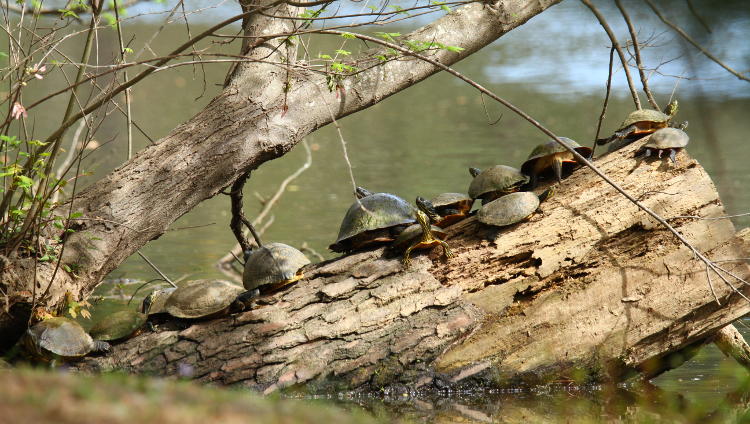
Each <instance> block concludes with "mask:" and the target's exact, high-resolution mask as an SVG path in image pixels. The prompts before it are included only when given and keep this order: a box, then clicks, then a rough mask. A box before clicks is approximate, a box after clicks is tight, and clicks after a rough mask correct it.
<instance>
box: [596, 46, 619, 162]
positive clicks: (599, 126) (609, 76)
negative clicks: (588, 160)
mask: <svg viewBox="0 0 750 424" xmlns="http://www.w3.org/2000/svg"><path fill="white" fill-rule="evenodd" d="M614 59H615V46H612V47H610V49H609V73H608V74H607V92H606V93H605V94H604V104H603V105H602V113H601V115H599V122H598V123H597V124H596V135H595V136H594V146H593V147H592V148H591V157H592V158H593V157H594V151H596V145H597V144H596V140H598V139H599V134H600V133H601V130H602V123H603V122H604V117H605V116H607V104H608V103H609V93H610V92H611V90H612V65H613V64H614Z"/></svg>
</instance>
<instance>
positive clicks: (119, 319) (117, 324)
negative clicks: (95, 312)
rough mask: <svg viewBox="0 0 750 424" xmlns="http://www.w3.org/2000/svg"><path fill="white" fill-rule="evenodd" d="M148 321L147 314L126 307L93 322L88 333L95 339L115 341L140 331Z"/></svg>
mask: <svg viewBox="0 0 750 424" xmlns="http://www.w3.org/2000/svg"><path fill="white" fill-rule="evenodd" d="M146 321H148V315H146V314H144V313H141V312H138V311H134V310H130V309H126V310H122V311H117V312H114V313H112V314H109V315H107V316H106V317H104V318H103V319H102V320H100V321H99V322H97V323H96V324H94V326H93V327H91V329H90V330H89V335H90V336H91V337H93V338H94V339H96V340H103V341H107V342H117V341H122V340H125V339H128V338H130V337H132V336H135V335H137V334H138V333H140V332H141V330H142V329H143V327H144V325H145V324H146Z"/></svg>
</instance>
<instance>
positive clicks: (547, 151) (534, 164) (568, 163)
mask: <svg viewBox="0 0 750 424" xmlns="http://www.w3.org/2000/svg"><path fill="white" fill-rule="evenodd" d="M558 138H559V139H560V141H562V142H563V143H565V144H566V145H568V146H569V147H571V148H573V149H574V150H575V151H576V152H578V153H580V154H581V156H583V157H585V158H588V157H590V156H591V148H589V147H584V146H581V145H580V144H578V143H576V141H575V140H571V139H569V138H567V137H558ZM577 165H578V161H577V160H576V158H575V156H573V153H571V152H570V151H569V150H568V149H566V148H565V147H563V146H561V145H560V143H558V142H557V141H555V140H550V141H548V142H546V143H543V144H539V145H537V146H536V147H534V149H533V150H532V151H531V153H530V154H529V158H528V159H526V162H524V163H523V165H521V172H523V173H524V174H526V175H528V176H529V177H530V178H531V182H530V183H529V185H530V188H531V189H534V188H535V187H536V184H537V181H538V179H539V177H540V176H542V175H544V174H545V173H547V172H549V171H550V170H551V171H552V172H554V175H555V177H557V181H558V182H561V181H562V177H563V171H564V169H565V168H568V169H572V168H574V167H576V166H577Z"/></svg>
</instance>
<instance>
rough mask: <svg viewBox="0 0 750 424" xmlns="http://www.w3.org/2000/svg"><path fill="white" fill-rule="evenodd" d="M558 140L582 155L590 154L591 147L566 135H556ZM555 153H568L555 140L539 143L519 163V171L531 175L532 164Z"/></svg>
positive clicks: (587, 155)
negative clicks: (520, 163)
mask: <svg viewBox="0 0 750 424" xmlns="http://www.w3.org/2000/svg"><path fill="white" fill-rule="evenodd" d="M558 138H559V139H560V141H562V142H563V143H565V144H567V145H568V146H570V147H572V148H573V149H575V151H576V152H578V153H580V154H581V156H583V157H586V158H587V157H589V156H591V148H590V147H585V146H581V145H580V144H578V143H577V142H576V141H575V140H572V139H570V138H567V137H558ZM557 153H569V152H568V150H567V149H566V148H564V147H563V146H561V145H560V143H558V142H556V141H555V140H550V141H548V142H546V143H543V144H539V145H537V146H536V147H534V149H533V150H532V151H531V153H530V154H529V158H528V159H526V162H524V163H523V165H521V172H523V173H524V174H526V175H531V172H532V171H533V169H534V164H535V163H536V162H537V161H538V160H539V159H541V158H545V157H548V156H550V155H554V154H557Z"/></svg>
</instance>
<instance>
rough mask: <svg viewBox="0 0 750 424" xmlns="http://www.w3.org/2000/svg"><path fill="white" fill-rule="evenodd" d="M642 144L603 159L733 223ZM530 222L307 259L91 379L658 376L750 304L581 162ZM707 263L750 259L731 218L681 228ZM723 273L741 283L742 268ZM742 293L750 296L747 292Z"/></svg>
mask: <svg viewBox="0 0 750 424" xmlns="http://www.w3.org/2000/svg"><path fill="white" fill-rule="evenodd" d="M644 142H645V141H639V142H636V143H634V144H633V145H631V146H628V147H626V148H624V149H621V150H620V151H617V152H615V153H612V154H609V155H607V156H605V157H603V158H600V159H598V160H597V161H596V162H597V165H598V166H599V167H600V168H601V169H602V170H603V171H604V172H605V173H607V174H608V175H610V176H612V178H613V179H614V180H616V181H618V182H620V183H621V184H622V185H623V187H625V189H626V190H628V191H629V192H630V193H634V194H636V196H639V195H640V197H641V199H642V201H643V202H645V203H646V204H647V205H648V206H649V207H651V208H653V209H655V210H657V211H658V212H659V213H660V214H661V215H662V216H665V217H676V216H688V215H691V216H703V217H716V216H722V215H724V214H725V212H724V209H723V207H722V205H721V201H720V200H719V198H718V194H717V192H716V189H715V187H714V185H713V183H712V182H711V180H710V178H709V176H708V175H707V174H706V172H705V171H704V170H703V168H702V167H701V166H700V165H699V164H698V163H697V162H696V161H695V160H693V159H691V158H690V157H689V156H688V154H687V153H686V152H682V153H680V154H679V156H678V159H679V162H678V164H677V165H672V164H670V163H668V162H664V161H660V160H647V161H641V160H636V159H634V158H633V154H634V152H635V151H636V150H637V149H638V148H639V147H640V146H641V145H642V144H643V143H644ZM555 193H556V194H555V196H554V197H552V198H551V199H549V200H548V201H546V202H544V203H543V204H542V205H541V207H540V211H539V212H538V213H537V214H535V215H534V216H532V217H531V218H530V219H529V220H527V221H525V222H523V223H520V224H517V225H514V226H511V227H508V228H503V229H498V228H494V227H487V226H484V225H482V224H480V223H479V222H477V221H476V220H475V219H474V218H470V219H467V220H465V221H463V222H461V223H458V224H456V225H454V226H452V227H449V229H448V230H449V237H448V240H447V241H448V243H449V244H450V245H451V247H452V249H453V252H454V254H455V257H454V258H452V259H451V260H450V261H448V262H447V263H443V262H440V261H439V260H438V258H439V257H440V256H439V255H438V253H439V249H438V251H435V252H432V253H430V254H429V255H426V254H421V255H417V257H415V258H414V259H413V268H411V269H408V270H406V269H404V268H403V266H402V265H401V263H400V261H399V258H398V257H397V255H394V254H392V253H390V252H388V251H387V250H385V249H377V250H373V251H367V252H362V253H357V254H353V255H350V256H345V257H342V258H340V259H337V260H333V261H328V262H325V263H321V264H317V265H313V266H311V267H310V269H309V270H308V271H307V272H306V275H307V277H306V278H305V279H304V280H302V281H300V282H299V283H298V284H297V285H296V286H294V287H292V288H291V289H290V290H288V291H286V292H283V293H279V294H276V295H273V296H270V297H267V298H263V299H262V300H259V301H258V303H257V304H256V305H255V306H254V307H253V309H252V310H250V311H247V312H244V313H241V314H238V315H234V316H231V317H228V318H224V319H219V320H213V321H206V322H195V323H184V324H185V325H186V326H187V328H184V329H182V330H165V331H159V332H156V333H150V334H146V335H142V336H139V337H137V338H134V339H132V340H130V341H128V342H126V343H124V344H122V345H119V346H116V347H114V349H113V351H112V352H111V353H110V354H109V355H107V356H105V357H99V358H89V359H87V360H86V361H84V362H83V363H82V364H81V368H82V369H105V370H106V369H113V368H122V369H125V370H128V371H130V372H136V373H154V374H157V375H175V374H177V373H178V369H179V368H180V367H181V366H182V367H184V366H185V365H188V366H189V368H190V369H192V370H193V372H194V377H195V378H197V379H199V380H201V381H206V382H216V383H220V384H235V383H237V384H242V385H244V386H247V387H251V388H254V389H257V390H261V391H264V392H266V393H268V392H273V391H275V390H279V389H284V388H290V387H293V386H297V385H301V384H304V385H306V387H307V388H308V389H311V390H330V389H353V388H360V387H370V388H379V387H383V386H386V385H392V384H399V383H408V384H411V385H412V386H416V387H421V386H425V385H431V384H436V385H443V384H463V383H466V382H472V383H475V382H479V383H483V384H489V385H504V384H509V383H514V382H518V381H526V382H532V383H533V382H541V381H545V380H547V379H549V378H560V377H563V378H570V377H573V376H577V377H579V378H580V376H581V375H584V376H586V377H587V378H590V379H593V380H603V379H614V380H619V379H622V378H625V377H627V376H629V375H631V374H632V373H633V372H636V371H638V372H642V373H644V374H646V375H648V374H649V369H654V368H649V367H650V366H651V365H653V364H654V363H655V362H654V361H658V360H659V359H661V358H665V357H666V356H667V355H669V354H670V353H673V352H677V351H679V350H681V349H683V348H685V347H687V346H689V345H693V344H696V343H702V342H703V341H705V340H707V339H708V338H710V337H712V336H713V334H715V333H716V332H717V331H718V330H719V329H721V328H723V327H725V326H726V325H727V324H729V323H731V322H732V321H733V320H735V319H737V318H738V317H740V316H742V315H744V314H746V313H747V312H748V311H750V304H749V303H748V302H747V301H745V300H743V299H741V298H740V296H738V295H737V294H733V293H732V291H731V290H730V289H729V288H728V287H727V286H725V285H723V284H718V283H717V282H716V281H717V280H718V279H717V278H714V279H713V280H714V286H715V290H716V293H717V295H718V297H719V299H720V301H721V306H719V305H718V304H717V303H716V302H715V300H714V298H713V296H712V295H711V292H710V289H709V286H708V283H707V280H706V277H705V270H704V266H703V264H702V263H700V262H698V261H696V260H694V259H693V257H692V255H691V253H690V251H689V250H688V249H687V248H685V246H683V245H682V244H680V243H679V241H677V240H676V239H675V238H674V237H673V236H672V235H671V233H669V232H667V231H665V230H663V229H661V228H660V227H659V226H658V225H657V224H656V223H655V222H654V221H652V219H651V218H650V217H649V216H647V215H646V214H645V213H644V212H642V211H641V210H640V209H638V208H636V207H635V206H634V205H632V204H631V203H630V202H628V201H627V200H626V199H624V198H623V197H622V196H620V195H618V194H617V193H616V192H615V191H614V190H613V189H612V188H611V187H610V186H609V185H607V184H605V183H604V182H602V181H600V180H599V179H598V178H597V177H596V176H595V175H594V174H593V173H592V172H590V171H589V170H588V169H579V170H578V171H576V172H575V173H574V174H573V175H572V176H571V177H570V178H568V179H566V180H565V181H563V183H562V184H560V185H559V186H558V187H557V188H556V192H555ZM671 222H672V223H673V224H674V226H675V227H676V228H677V229H678V230H679V231H680V232H682V234H684V235H685V236H687V238H688V239H690V240H691V241H692V242H693V243H694V244H695V245H696V246H697V247H698V248H699V249H700V250H701V251H702V252H705V253H706V254H707V255H708V256H709V257H711V258H713V259H715V260H721V259H732V258H741V257H747V254H746V252H747V251H748V250H749V249H748V240H747V239H742V238H741V237H737V236H736V235H735V231H734V227H733V226H732V223H731V222H730V221H729V220H726V219H719V220H698V219H687V218H680V219H674V220H672V221H671ZM722 265H725V266H727V267H728V269H729V270H731V271H732V272H734V273H735V274H737V275H740V276H743V277H745V278H747V277H748V276H750V269H748V266H747V264H746V263H745V262H744V261H738V262H724V263H722ZM740 290H742V291H743V293H745V294H750V288H747V287H744V286H742V287H741V288H740Z"/></svg>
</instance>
